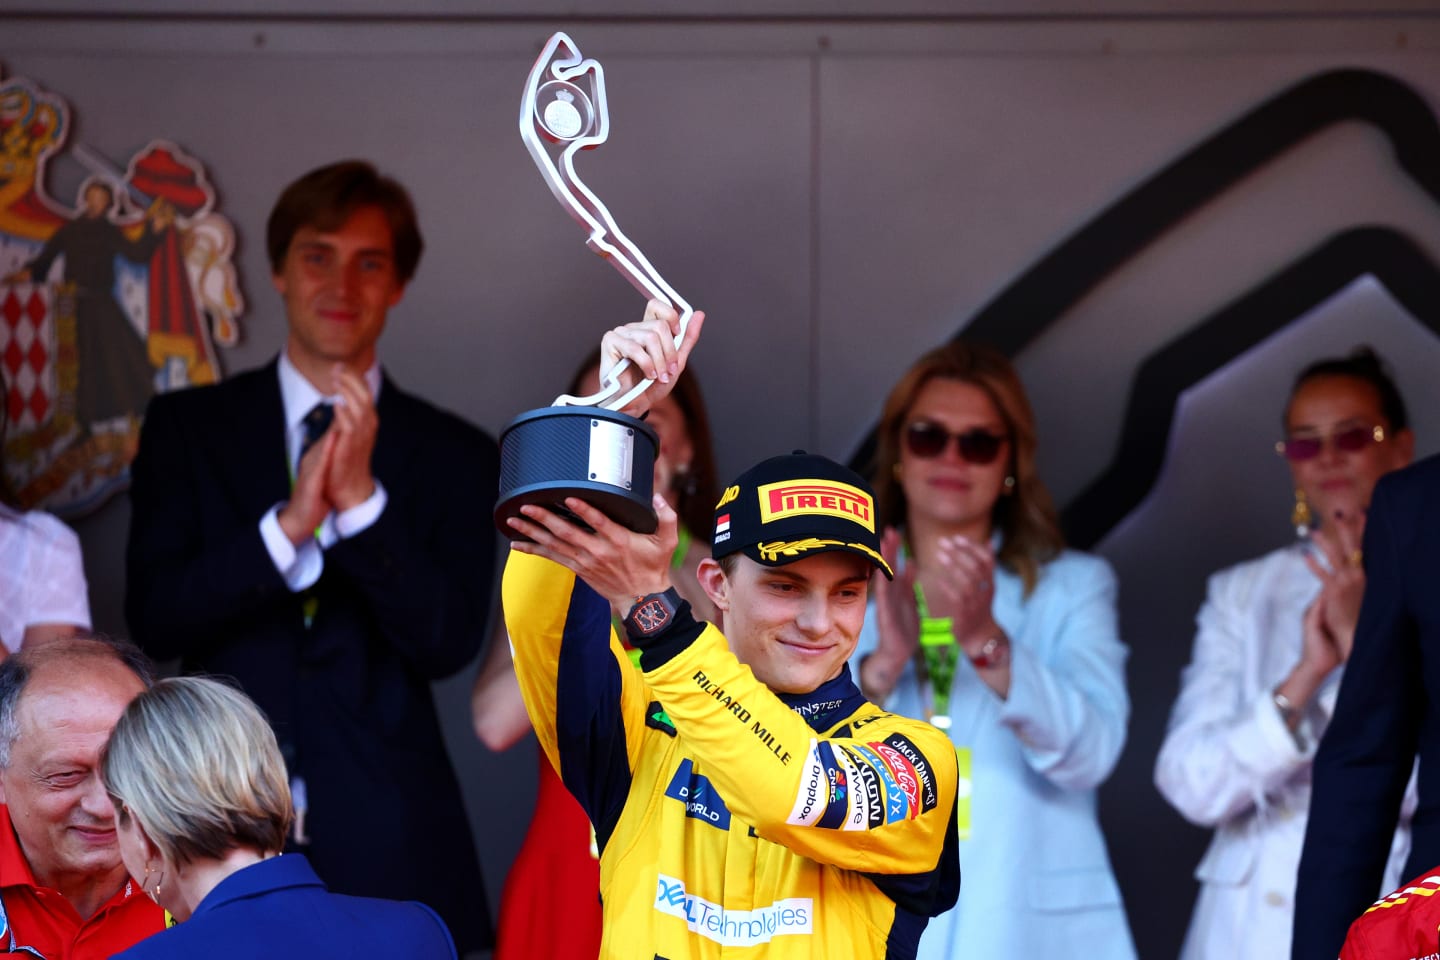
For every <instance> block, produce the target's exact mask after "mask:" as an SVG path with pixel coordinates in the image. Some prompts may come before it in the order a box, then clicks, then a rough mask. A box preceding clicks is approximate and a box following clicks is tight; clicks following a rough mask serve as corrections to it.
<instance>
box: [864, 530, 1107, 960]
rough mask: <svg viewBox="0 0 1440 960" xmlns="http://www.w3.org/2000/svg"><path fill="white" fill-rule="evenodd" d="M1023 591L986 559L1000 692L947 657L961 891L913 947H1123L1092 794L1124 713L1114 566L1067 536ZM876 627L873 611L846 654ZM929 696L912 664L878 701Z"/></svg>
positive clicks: (1026, 950) (1091, 950) (913, 704)
mask: <svg viewBox="0 0 1440 960" xmlns="http://www.w3.org/2000/svg"><path fill="white" fill-rule="evenodd" d="M1022 593H1023V585H1022V584H1021V582H1020V578H1019V577H1016V576H1015V575H1013V574H1011V573H1008V572H1006V571H1004V570H999V569H997V570H996V575H995V599H994V603H993V605H992V608H991V609H992V612H993V614H994V616H995V620H996V622H997V623H999V624H1000V626H1001V627H1002V628H1003V629H1004V630H1005V633H1006V634H1007V635H1008V636H1009V637H1010V640H1011V668H1010V669H1011V680H1010V695H1009V697H1008V698H1007V699H1005V700H1001V699H1000V697H999V696H997V695H996V694H995V692H994V691H993V690H991V689H990V688H989V687H987V686H986V685H985V684H984V683H983V682H982V681H981V680H980V678H979V676H977V675H976V673H975V670H974V668H972V667H971V666H970V664H969V661H968V660H966V659H965V658H964V657H961V658H960V661H961V662H960V664H959V665H958V666H957V668H956V670H955V679H954V682H953V683H952V685H951V694H950V714H951V717H952V719H953V723H952V725H951V728H950V731H949V732H950V739H951V740H953V741H954V742H955V743H956V745H957V746H960V747H967V748H968V749H969V750H970V751H971V764H972V788H971V794H970V826H971V832H970V837H969V839H966V840H961V842H960V874H961V881H960V900H959V902H958V903H957V904H956V906H955V908H954V909H953V910H951V911H949V912H948V913H945V914H943V915H941V916H939V917H936V918H935V919H933V920H931V921H930V925H929V927H927V928H926V930H925V934H924V936H923V937H921V940H920V950H919V954H918V956H919V957H920V958H921V960H941V958H943V960H950V958H964V960H970V958H981V957H983V958H996V960H1003V958H1012V957H1013V958H1021V957H1062V956H1075V955H1081V954H1083V955H1084V956H1085V957H1087V958H1090V960H1132V958H1134V956H1135V945H1134V942H1133V941H1132V939H1131V937H1130V928H1129V925H1128V924H1127V923H1126V919H1125V908H1124V905H1123V904H1122V902H1121V899H1120V888H1119V885H1118V884H1116V882H1115V874H1114V872H1113V871H1112V869H1111V867H1110V859H1109V856H1108V854H1107V853H1106V850H1105V839H1104V837H1103V836H1102V835H1101V833H1100V824H1099V821H1098V819H1097V817H1096V808H1095V792H1096V788H1097V787H1099V786H1100V784H1101V783H1103V782H1104V780H1105V778H1106V777H1108V776H1109V775H1110V772H1111V770H1113V769H1114V767H1115V762H1116V760H1118V759H1119V757H1120V750H1121V748H1122V747H1123V746H1124V745H1125V725H1126V721H1127V719H1128V717H1129V713H1130V699H1129V696H1128V695H1127V694H1126V691H1125V658H1126V656H1127V655H1128V651H1127V650H1126V648H1125V646H1124V645H1123V644H1121V642H1120V637H1119V633H1118V629H1117V626H1116V614H1115V593H1116V586H1115V574H1114V573H1113V572H1112V571H1111V569H1110V565H1109V564H1107V563H1106V562H1105V561H1104V560H1101V559H1100V558H1099V557H1093V556H1089V555H1087V554H1083V553H1076V552H1074V551H1069V550H1067V551H1065V552H1064V553H1063V554H1061V555H1060V556H1059V557H1057V558H1056V559H1055V560H1053V561H1051V562H1050V563H1048V564H1046V565H1045V566H1044V567H1042V568H1041V571H1040V579H1039V582H1038V583H1037V584H1036V587H1035V591H1034V592H1033V593H1032V594H1031V595H1030V596H1029V597H1028V598H1025V597H1023V595H1022ZM872 614H873V611H872ZM876 639H877V635H876V632H875V627H874V617H873V615H872V616H869V617H867V618H866V625H865V629H864V631H862V633H861V636H860V643H859V645H858V647H857V649H856V662H857V663H858V662H859V659H858V658H859V657H861V656H864V655H865V654H867V653H869V652H870V651H872V650H873V649H874V648H875V642H876ZM928 701H929V698H928V695H927V694H926V692H925V691H923V690H922V689H921V688H920V685H919V683H918V682H917V678H916V675H915V671H914V667H913V664H912V665H910V666H907V667H906V669H905V671H904V673H902V674H901V677H900V680H899V683H898V684H897V686H896V687H895V690H894V692H893V693H892V694H891V695H890V697H889V699H888V700H887V701H886V703H885V704H884V706H885V707H886V708H887V709H889V710H892V711H894V712H896V713H900V714H904V715H907V716H924V709H925V706H926V704H927V703H928Z"/></svg>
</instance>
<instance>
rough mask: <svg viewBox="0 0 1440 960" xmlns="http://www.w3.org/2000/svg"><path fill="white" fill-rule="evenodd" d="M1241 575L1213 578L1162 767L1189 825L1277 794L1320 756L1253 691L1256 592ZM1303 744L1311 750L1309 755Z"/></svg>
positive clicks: (1162, 783)
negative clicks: (1242, 583)
mask: <svg viewBox="0 0 1440 960" xmlns="http://www.w3.org/2000/svg"><path fill="white" fill-rule="evenodd" d="M1235 576H1236V574H1235V573H1234V572H1229V571H1227V572H1224V573H1221V574H1217V575H1216V576H1214V577H1211V578H1210V585H1209V589H1208V592H1207V595H1206V599H1205V604H1204V606H1203V607H1201V609H1200V614H1199V616H1198V618H1197V622H1198V625H1199V630H1198V632H1197V633H1196V636H1195V647H1194V651H1193V653H1192V656H1191V661H1190V664H1189V666H1187V667H1186V668H1185V672H1184V674H1183V675H1182V678H1181V687H1180V696H1179V698H1178V699H1177V700H1176V701H1175V706H1174V709H1173V710H1172V711H1171V714H1170V725H1169V729H1168V731H1167V732H1166V734H1165V741H1164V743H1163V744H1161V747H1160V754H1159V756H1158V758H1157V759H1156V762H1155V785H1156V786H1157V787H1158V788H1159V790H1160V793H1161V794H1163V795H1164V797H1165V799H1166V800H1168V801H1169V802H1170V805H1171V806H1173V807H1174V808H1175V809H1176V810H1178V811H1179V812H1180V814H1181V815H1182V816H1184V817H1185V819H1187V820H1189V821H1190V822H1191V823H1194V824H1197V825H1199V826H1205V827H1213V826H1216V825H1218V824H1220V823H1222V822H1224V821H1226V820H1229V819H1231V818H1233V817H1235V816H1237V815H1239V814H1242V813H1246V812H1248V811H1250V810H1252V809H1254V808H1256V807H1263V806H1264V804H1265V798H1266V796H1267V795H1271V794H1274V793H1277V792H1278V791H1279V790H1280V788H1281V787H1282V786H1283V785H1284V784H1285V783H1286V781H1288V780H1289V779H1290V777H1291V776H1292V775H1293V774H1294V772H1295V771H1296V770H1297V769H1299V768H1300V767H1302V766H1304V765H1306V764H1308V763H1309V762H1310V760H1311V758H1312V757H1313V756H1314V751H1315V739H1316V738H1315V737H1314V736H1313V735H1310V736H1305V735H1304V734H1306V733H1307V732H1308V728H1302V730H1301V733H1302V736H1301V737H1300V738H1298V739H1297V738H1296V737H1293V736H1291V734H1290V731H1289V729H1287V728H1286V726H1285V723H1284V721H1283V720H1282V719H1281V717H1280V712H1279V710H1278V709H1277V708H1276V706H1275V703H1274V700H1273V698H1272V695H1271V691H1270V690H1268V689H1265V690H1261V691H1259V692H1258V693H1254V692H1251V691H1248V690H1247V689H1246V683H1245V679H1244V675H1245V664H1246V663H1247V662H1248V661H1249V660H1250V659H1251V657H1250V656H1249V654H1250V652H1251V647H1252V646H1253V645H1254V644H1258V643H1263V642H1265V639H1266V638H1264V637H1257V636H1254V635H1253V633H1254V628H1253V624H1254V623H1255V619H1254V617H1253V615H1247V613H1251V614H1253V611H1246V610H1245V609H1243V608H1244V607H1245V606H1248V604H1250V603H1253V602H1254V600H1253V597H1252V595H1251V591H1248V590H1243V589H1240V588H1239V586H1238V585H1237V584H1236V583H1235V582H1234V580H1235ZM1302 744H1303V749H1302Z"/></svg>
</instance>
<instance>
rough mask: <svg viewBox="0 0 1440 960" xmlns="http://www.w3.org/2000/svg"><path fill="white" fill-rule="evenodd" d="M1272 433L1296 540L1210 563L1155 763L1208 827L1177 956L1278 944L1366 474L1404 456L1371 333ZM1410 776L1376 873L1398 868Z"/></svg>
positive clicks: (1342, 619) (1182, 803)
mask: <svg viewBox="0 0 1440 960" xmlns="http://www.w3.org/2000/svg"><path fill="white" fill-rule="evenodd" d="M1284 429H1285V438H1284V439H1283V440H1281V441H1280V442H1278V443H1277V444H1276V445H1275V446H1276V452H1277V453H1279V454H1280V455H1281V456H1282V457H1284V459H1285V460H1286V461H1287V462H1288V463H1289V466H1290V476H1291V480H1292V482H1293V484H1294V490H1295V508H1294V512H1293V514H1292V516H1291V520H1292V522H1293V523H1294V525H1295V528H1296V532H1297V534H1298V535H1299V539H1298V540H1297V541H1296V542H1295V543H1292V544H1289V545H1287V546H1284V547H1281V548H1280V549H1278V550H1274V551H1271V552H1270V553H1268V554H1266V555H1264V556H1262V557H1260V558H1258V559H1255V560H1251V561H1249V562H1246V563H1242V564H1239V565H1238V566H1234V567H1231V568H1229V569H1227V570H1222V571H1220V572H1219V573H1217V574H1215V575H1214V576H1212V577H1211V578H1210V582H1209V586H1208V591H1207V594H1206V598H1205V603H1204V606H1203V607H1201V609H1200V614H1199V617H1198V626H1199V630H1198V632H1197V634H1196V636H1195V647H1194V651H1193V653H1192V656H1191V661H1190V664H1189V666H1187V667H1186V668H1185V671H1184V674H1183V676H1182V680H1181V690H1180V696H1179V699H1178V700H1177V701H1176V703H1175V706H1174V709H1173V711H1172V712H1171V715H1170V726H1169V730H1168V732H1167V734H1166V737H1165V742H1164V743H1163V744H1162V745H1161V748H1160V755H1159V758H1158V759H1157V761H1156V764H1155V783H1156V785H1157V786H1158V787H1159V788H1160V792H1161V793H1162V794H1164V796H1165V798H1166V799H1167V800H1168V801H1169V802H1170V803H1171V805H1173V806H1174V807H1175V809H1176V810H1178V811H1179V812H1180V813H1181V814H1182V815H1183V816H1184V817H1185V818H1186V819H1187V820H1189V821H1190V822H1192V823H1194V824H1196V825H1198V826H1205V827H1213V828H1214V829H1215V838H1214V840H1213V841H1212V842H1211V844H1210V847H1209V849H1208V850H1207V851H1206V853H1205V856H1204V858H1203V859H1202V860H1201V861H1200V865H1199V867H1197V868H1196V871H1195V876H1196V879H1197V880H1199V881H1200V895H1199V898H1198V899H1197V901H1196V904H1195V910H1194V913H1193V914H1192V915H1191V918H1190V928H1189V932H1188V933H1187V935H1186V937H1185V946H1184V948H1183V951H1182V953H1181V957H1182V960H1205V958H1223V960H1247V958H1251V957H1256V958H1259V957H1267V958H1268V957H1287V956H1289V955H1290V940H1291V928H1292V920H1293V913H1294V902H1293V901H1294V892H1295V877H1296V871H1297V870H1298V868H1299V863H1300V850H1301V846H1302V844H1303V841H1304V837H1305V823H1306V818H1307V815H1308V812H1309V806H1310V764H1311V761H1312V759H1313V758H1314V755H1315V747H1316V744H1317V743H1318V742H1319V740H1320V735H1321V734H1322V733H1323V732H1324V729H1325V726H1326V724H1327V723H1328V722H1329V718H1330V713H1331V710H1332V708H1333V707H1334V703H1335V695H1336V692H1337V691H1338V689H1339V686H1340V673H1341V668H1342V667H1343V665H1344V663H1345V660H1346V659H1347V658H1348V657H1349V655H1350V647H1351V643H1352V641H1353V640H1354V636H1355V623H1356V619H1357V617H1358V616H1359V612H1360V599H1361V595H1362V594H1363V593H1364V590H1365V572H1364V569H1363V568H1362V566H1361V552H1360V543H1361V535H1362V534H1363V532H1364V528H1365V512H1366V509H1367V508H1368V506H1369V504H1370V495H1371V493H1372V492H1373V491H1374V489H1375V484H1376V482H1377V481H1378V480H1379V479H1380V478H1381V477H1382V476H1384V475H1385V474H1386V473H1388V472H1390V471H1391V470H1395V469H1398V468H1400V467H1403V466H1405V465H1406V464H1408V463H1409V462H1410V460H1411V456H1412V453H1413V448H1414V437H1413V435H1412V434H1411V432H1410V429H1409V427H1408V425H1407V418H1406V414H1405V403H1404V401H1403V400H1402V399H1401V397H1400V392H1399V390H1397V389H1396V387H1395V384H1394V382H1393V381H1392V380H1391V378H1390V376H1389V375H1388V373H1387V372H1386V370H1385V366H1384V364H1383V363H1382V362H1381V360H1380V358H1379V357H1378V356H1376V355H1375V353H1374V352H1373V351H1371V350H1370V349H1369V348H1363V347H1362V348H1359V349H1357V350H1356V351H1354V352H1353V353H1351V354H1350V355H1349V356H1348V357H1338V358H1333V359H1327V360H1321V361H1318V362H1316V363H1313V364H1311V365H1310V366H1309V367H1306V368H1305V369H1304V370H1303V371H1302V372H1301V373H1300V375H1299V376H1298V377H1297V378H1296V380H1295V385H1294V387H1293V388H1292V389H1291V391H1290V397H1289V401H1288V402H1287V404H1286V408H1285V416H1284ZM1414 790H1415V787H1414V781H1413V780H1412V781H1411V785H1410V788H1409V791H1408V792H1407V796H1406V801H1405V806H1404V809H1403V811H1402V814H1401V822H1400V828H1399V829H1398V830H1397V832H1396V835H1395V838H1394V842H1393V845H1392V848H1391V857H1390V863H1389V868H1388V869H1387V871H1386V879H1385V885H1384V888H1383V889H1381V890H1376V891H1375V894H1376V896H1379V895H1381V894H1383V893H1384V892H1386V891H1388V890H1390V889H1393V888H1394V886H1395V884H1396V883H1398V882H1399V881H1400V880H1401V879H1402V878H1401V877H1400V876H1399V872H1400V868H1401V865H1402V864H1403V863H1404V858H1405V855H1406V853H1407V852H1408V849H1409V823H1410V815H1411V813H1412V812H1413V810H1414V801H1415V792H1414Z"/></svg>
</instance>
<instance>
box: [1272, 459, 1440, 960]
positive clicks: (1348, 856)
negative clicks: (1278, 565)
mask: <svg viewBox="0 0 1440 960" xmlns="http://www.w3.org/2000/svg"><path fill="white" fill-rule="evenodd" d="M1364 562H1365V577H1366V580H1365V601H1364V603H1363V605H1362V606H1361V608H1360V621H1359V624H1358V625H1357V626H1356V629H1355V646H1354V649H1353V650H1352V651H1351V653H1350V659H1349V661H1348V662H1347V663H1346V665H1345V676H1344V679H1343V680H1342V681H1341V684H1340V694H1339V698H1338V699H1337V701H1336V704H1335V712H1334V715H1333V716H1332V717H1331V719H1330V725H1329V727H1328V728H1327V729H1326V731H1325V735H1324V737H1323V739H1322V740H1321V743H1320V748H1319V751H1318V752H1317V753H1316V756H1315V764H1314V779H1313V787H1312V789H1313V796H1312V798H1311V801H1310V820H1309V823H1308V824H1307V826H1306V830H1305V849H1304V852H1303V854H1302V855H1301V858H1300V875H1299V880H1298V883H1297V885H1296V891H1295V937H1294V940H1293V944H1294V946H1293V949H1292V956H1293V957H1294V958H1295V960H1334V958H1335V957H1336V956H1337V955H1338V954H1339V953H1340V947H1341V945H1342V944H1343V943H1344V942H1345V933H1346V931H1347V930H1348V929H1349V927H1350V924H1351V922H1352V921H1354V920H1355V918H1356V917H1358V916H1360V914H1362V913H1364V912H1365V909H1366V908H1367V907H1368V906H1370V904H1371V903H1373V902H1374V901H1375V898H1376V897H1377V896H1378V895H1379V893H1380V883H1381V877H1382V875H1383V873H1384V870H1385V861H1386V859H1387V857H1388V855H1389V853H1390V845H1391V839H1392V837H1393V835H1394V833H1395V822H1396V818H1397V816H1398V813H1399V809H1400V801H1401V798H1402V796H1403V795H1404V792H1405V784H1406V782H1407V781H1408V780H1409V778H1410V772H1411V769H1412V767H1413V766H1414V761H1415V757H1416V755H1417V754H1418V755H1419V757H1420V774H1419V794H1420V802H1419V808H1418V809H1417V810H1416V812H1415V817H1414V820H1413V821H1412V824H1411V830H1412V844H1411V848H1410V858H1409V860H1407V861H1406V864H1405V869H1404V870H1403V871H1402V875H1403V876H1404V878H1405V879H1407V880H1408V879H1410V878H1412V877H1414V876H1416V875H1417V874H1419V873H1420V872H1421V871H1424V870H1428V869H1430V868H1432V867H1434V866H1436V865H1440V818H1437V814H1440V457H1430V458H1429V459H1427V460H1423V461H1421V462H1420V463H1417V464H1415V465H1414V466H1411V467H1408V468H1406V469H1404V470H1401V471H1398V472H1396V473H1393V474H1390V475H1389V476H1387V477H1385V478H1384V479H1382V480H1381V481H1380V483H1379V484H1378V485H1377V486H1376V487H1375V495H1374V497H1373V498H1372V499H1371V502H1370V510H1369V513H1368V515H1367V517H1366V521H1365V540H1364Z"/></svg>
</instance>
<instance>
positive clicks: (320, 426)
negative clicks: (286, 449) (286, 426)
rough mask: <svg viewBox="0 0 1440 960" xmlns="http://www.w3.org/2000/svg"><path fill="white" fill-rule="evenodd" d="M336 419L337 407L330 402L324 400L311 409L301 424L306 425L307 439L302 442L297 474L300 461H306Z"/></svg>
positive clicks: (296, 464) (296, 467)
mask: <svg viewBox="0 0 1440 960" xmlns="http://www.w3.org/2000/svg"><path fill="white" fill-rule="evenodd" d="M334 419H335V407H334V406H333V405H331V404H330V403H329V402H328V401H324V400H322V401H321V402H319V403H317V404H315V406H313V407H311V408H310V412H309V413H307V414H305V418H304V419H303V420H301V421H300V422H301V423H302V424H304V425H305V439H304V440H301V441H300V458H299V460H297V461H296V462H295V472H296V473H299V472H300V460H304V459H305V454H307V453H309V452H310V448H311V447H313V446H314V445H315V443H316V441H318V440H319V439H320V438H321V437H323V436H325V431H326V430H327V429H329V427H330V422H331V421H332V420H334Z"/></svg>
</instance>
